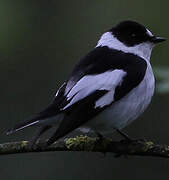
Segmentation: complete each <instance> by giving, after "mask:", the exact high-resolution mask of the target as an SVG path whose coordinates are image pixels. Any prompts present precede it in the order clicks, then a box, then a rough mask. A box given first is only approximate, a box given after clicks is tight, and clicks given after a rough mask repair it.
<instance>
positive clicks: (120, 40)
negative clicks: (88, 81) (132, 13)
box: [97, 21, 165, 60]
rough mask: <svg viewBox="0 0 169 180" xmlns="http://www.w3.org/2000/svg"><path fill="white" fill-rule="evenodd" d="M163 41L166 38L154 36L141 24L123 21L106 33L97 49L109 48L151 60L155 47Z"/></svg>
mask: <svg viewBox="0 0 169 180" xmlns="http://www.w3.org/2000/svg"><path fill="white" fill-rule="evenodd" d="M163 41H165V38H163V37H158V36H155V35H153V34H152V33H151V31H150V30H148V29H147V28H146V27H144V26H143V25H141V24H139V23H137V22H135V21H123V22H120V23H119V24H117V25H116V26H114V27H113V28H111V29H110V30H109V31H108V32H106V33H104V34H103V35H102V36H101V38H100V40H99V42H98V44H97V47H98V46H107V47H109V48H112V49H117V50H120V51H123V52H126V53H133V54H135V55H138V56H140V57H142V58H144V59H146V60H150V56H151V52H152V49H153V47H154V46H155V45H156V44H157V43H160V42H163Z"/></svg>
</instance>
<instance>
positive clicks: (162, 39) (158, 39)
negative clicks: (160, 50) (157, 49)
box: [150, 36, 166, 44]
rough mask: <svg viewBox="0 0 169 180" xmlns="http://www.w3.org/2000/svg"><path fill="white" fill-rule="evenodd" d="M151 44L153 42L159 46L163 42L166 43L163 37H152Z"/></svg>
mask: <svg viewBox="0 0 169 180" xmlns="http://www.w3.org/2000/svg"><path fill="white" fill-rule="evenodd" d="M150 41H151V42H153V43H154V44H157V43H160V42H163V41H166V39H165V38H163V37H158V36H152V38H151V40H150Z"/></svg>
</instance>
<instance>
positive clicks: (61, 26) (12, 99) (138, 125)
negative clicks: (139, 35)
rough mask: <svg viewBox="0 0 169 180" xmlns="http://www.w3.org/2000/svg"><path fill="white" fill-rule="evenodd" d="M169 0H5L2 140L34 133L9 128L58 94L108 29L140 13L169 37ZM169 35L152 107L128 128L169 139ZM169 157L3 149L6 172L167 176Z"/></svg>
mask: <svg viewBox="0 0 169 180" xmlns="http://www.w3.org/2000/svg"><path fill="white" fill-rule="evenodd" d="M168 9H169V1H168V0H163V1H154V0H149V1H147V0H142V1H140V0H126V1H124V0H104V1H103V0H102V1H101V0H92V1H91V0H90V1H89V0H85V1H66V0H62V1H57V0H36V1H35V0H34V1H33V0H15V1H13V0H1V1H0V82H1V88H0V107H1V111H0V114H1V116H0V127H1V128H0V137H1V143H3V142H7V141H14V140H27V139H30V137H31V135H32V132H33V130H32V129H27V130H25V131H22V132H19V133H17V134H15V135H13V136H8V137H7V136H6V135H5V134H4V132H5V131H6V130H7V129H8V128H11V127H13V125H14V124H16V123H18V122H20V121H22V120H23V119H25V118H26V117H29V116H31V115H32V114H34V113H36V112H39V111H40V110H41V109H43V108H44V107H46V106H47V105H48V103H50V102H51V100H52V98H53V96H54V95H55V92H56V90H57V88H58V87H59V86H60V85H61V84H62V82H63V81H64V79H65V78H66V77H67V76H68V75H69V73H70V71H71V69H72V67H73V66H74V64H75V63H76V62H77V60H78V59H79V58H81V57H82V56H84V55H85V54H86V53H87V52H89V51H90V50H91V49H92V48H93V47H94V46H95V45H96V42H97V41H98V39H99V37H100V35H101V34H102V33H103V32H105V31H106V30H108V29H110V28H111V27H112V26H113V25H115V24H116V23H118V22H119V21H121V20H126V19H130V20H136V21H138V22H140V23H143V24H145V25H146V26H147V27H148V28H149V29H150V30H151V31H152V32H153V33H154V34H157V35H160V36H164V37H166V38H167V39H169V30H168V29H169V21H168V18H169V11H168ZM168 50H169V41H166V42H165V43H163V44H160V45H159V46H158V47H156V48H155V49H154V51H153V54H152V61H151V62H152V64H153V67H154V69H155V72H156V77H157V82H158V88H157V90H156V94H155V96H154V98H153V101H152V103H151V105H150V106H149V108H148V110H147V111H146V112H145V113H144V115H143V116H142V117H140V118H139V119H138V120H137V121H135V122H134V123H132V124H131V125H130V126H129V127H127V128H125V132H127V133H128V134H129V135H130V136H131V137H135V138H147V139H149V140H153V141H155V142H157V143H166V144H169V119H168V117H169V110H168V105H169V93H168V92H169V53H168ZM168 177H169V160H168V159H160V158H152V157H129V158H127V159H126V158H118V159H116V158H114V157H113V156H112V154H107V155H106V156H105V157H103V156H102V155H101V154H99V153H81V152H50V153H37V154H36V153H35V154H18V155H8V156H0V178H1V179H3V180H9V179H13V180H20V179H21V180H22V179H24V180H30V179H31V180H37V179H41V180H47V179H60V180H66V179H73V180H79V179H80V180H86V179H88V180H94V179H97V180H102V179H106V180H109V179H124V178H125V179H126V180H130V179H137V180H142V179H148V178H150V179H154V180H158V179H159V178H161V179H165V178H168Z"/></svg>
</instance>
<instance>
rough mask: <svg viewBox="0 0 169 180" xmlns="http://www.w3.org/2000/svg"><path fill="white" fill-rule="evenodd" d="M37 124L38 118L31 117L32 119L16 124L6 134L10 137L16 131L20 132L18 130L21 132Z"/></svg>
mask: <svg viewBox="0 0 169 180" xmlns="http://www.w3.org/2000/svg"><path fill="white" fill-rule="evenodd" d="M38 123H39V117H38V116H35V117H33V118H31V119H29V120H26V121H24V122H21V123H19V124H17V125H16V126H14V127H13V128H11V129H9V130H8V131H7V133H6V134H7V135H10V134H12V133H14V132H17V131H20V130H22V129H24V128H27V127H30V126H34V125H37V124H38Z"/></svg>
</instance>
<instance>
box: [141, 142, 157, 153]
mask: <svg viewBox="0 0 169 180" xmlns="http://www.w3.org/2000/svg"><path fill="white" fill-rule="evenodd" d="M153 145H154V143H153V142H152V141H147V142H146V143H145V145H144V147H143V151H144V152H146V151H148V150H149V149H151V148H152V147H153Z"/></svg>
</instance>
